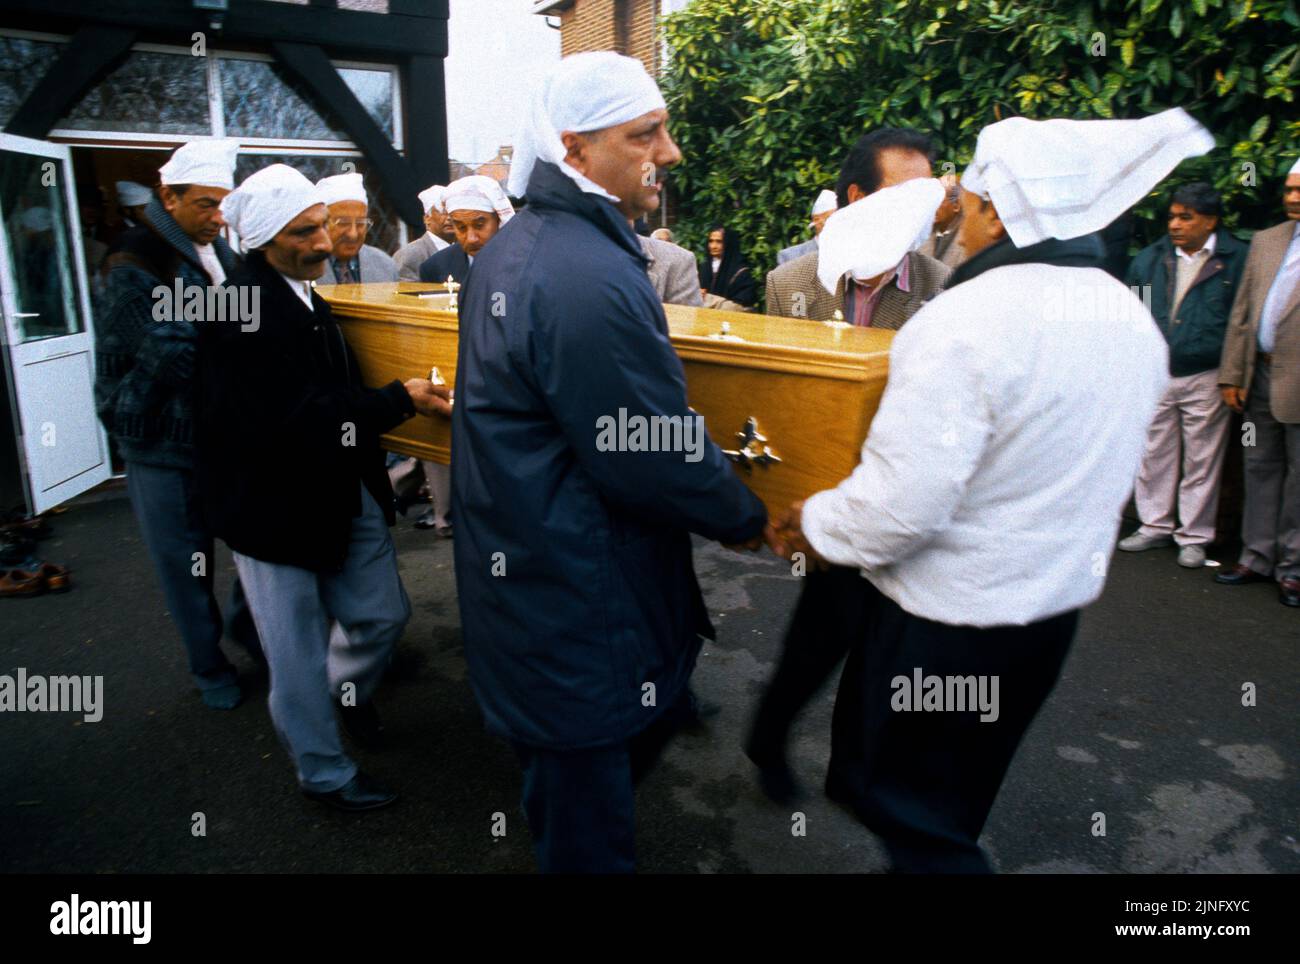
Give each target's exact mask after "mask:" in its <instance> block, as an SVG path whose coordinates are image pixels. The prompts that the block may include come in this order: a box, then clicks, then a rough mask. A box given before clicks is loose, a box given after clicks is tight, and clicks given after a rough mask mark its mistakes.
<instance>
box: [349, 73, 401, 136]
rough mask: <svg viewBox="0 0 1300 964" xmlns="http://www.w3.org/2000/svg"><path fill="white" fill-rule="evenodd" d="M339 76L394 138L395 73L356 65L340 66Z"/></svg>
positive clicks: (383, 128) (376, 120)
mask: <svg viewBox="0 0 1300 964" xmlns="http://www.w3.org/2000/svg"><path fill="white" fill-rule="evenodd" d="M338 71H339V76H340V77H342V78H343V83H345V84H347V85H348V89H350V90H351V91H352V93H354V94H356V95H357V100H359V101H361V105H362V106H363V107H365V109H366V113H368V114H369V115H370V116H371V117H373V118H374V119H375V123H376V124H378V125H379V127H380V128H381V129H382V130H383V132H384V133H385V134H387V135H388V139H389V140H390V141H391V140H392V139H393V75H392V73H391V72H390V71H387V70H361V69H358V68H355V67H340V68H338Z"/></svg>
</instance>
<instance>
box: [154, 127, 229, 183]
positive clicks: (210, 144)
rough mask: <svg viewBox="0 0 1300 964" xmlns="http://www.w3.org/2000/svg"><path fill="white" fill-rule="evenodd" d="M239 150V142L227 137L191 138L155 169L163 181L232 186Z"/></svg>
mask: <svg viewBox="0 0 1300 964" xmlns="http://www.w3.org/2000/svg"><path fill="white" fill-rule="evenodd" d="M238 152H239V141H236V140H233V139H231V138H228V137H209V138H207V139H205V140H201V141H190V142H189V143H188V144H182V145H181V146H180V147H178V148H176V153H175V154H173V155H172V156H171V160H169V161H168V162H167V163H166V164H164V165H163V166H162V167H160V168H158V176H159V178H161V180H162V182H163V183H164V184H202V185H203V186H204V187H224V188H233V187H234V186H235V155H236V154H237V153H238Z"/></svg>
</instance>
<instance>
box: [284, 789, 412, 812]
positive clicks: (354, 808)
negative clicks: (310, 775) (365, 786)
mask: <svg viewBox="0 0 1300 964" xmlns="http://www.w3.org/2000/svg"><path fill="white" fill-rule="evenodd" d="M302 795H303V796H304V797H306V798H307V799H308V800H310V801H311V802H312V803H322V804H324V805H325V806H327V807H333V808H334V809H335V810H337V811H339V812H340V813H367V812H369V811H371V810H382V809H383V808H384V807H391V806H392V805H393V804H395V803H396V802H397V800H398V798H397V797H396V796H393V797H391V798H389V799H387V800H380V801H377V802H375V803H367V804H361V805H356V804H344V803H339V802H338V801H337V800H331V799H330V798H329V797H328V796H320V795H317V794H313V793H308V792H307V791H306V790H304V791H303V794H302Z"/></svg>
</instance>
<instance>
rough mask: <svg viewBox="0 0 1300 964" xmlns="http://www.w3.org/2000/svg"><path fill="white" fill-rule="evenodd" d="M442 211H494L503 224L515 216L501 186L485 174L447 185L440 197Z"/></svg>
mask: <svg viewBox="0 0 1300 964" xmlns="http://www.w3.org/2000/svg"><path fill="white" fill-rule="evenodd" d="M442 205H443V209H444V210H446V211H447V212H449V213H450V212H451V211H487V212H488V213H489V214H490V213H492V212H493V211H495V212H496V213H497V214H498V215H500V217H501V223H502V224H505V223H506V222H507V221H509V220H510V219H511V218H512V217H514V216H515V209H514V207H513V205H511V203H510V198H508V197H506V192H505V191H504V190H502V188H501V185H500V184H498V183H497V182H496V181H494V180H493V179H492V178H490V177H488V176H487V175H486V174H471V175H470V176H469V177H462V178H461V179H460V180H458V181H452V182H451V183H450V184H448V185H447V191H446V193H445V194H444V195H443V197H442Z"/></svg>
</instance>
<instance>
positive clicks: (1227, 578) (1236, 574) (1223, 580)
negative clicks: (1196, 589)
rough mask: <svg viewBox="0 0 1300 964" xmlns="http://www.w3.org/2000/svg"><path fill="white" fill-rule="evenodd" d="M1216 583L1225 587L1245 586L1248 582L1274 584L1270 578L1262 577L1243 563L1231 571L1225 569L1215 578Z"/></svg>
mask: <svg viewBox="0 0 1300 964" xmlns="http://www.w3.org/2000/svg"><path fill="white" fill-rule="evenodd" d="M1214 581H1215V582H1217V583H1219V584H1220V585H1223V586H1244V585H1245V584H1246V583H1248V582H1272V581H1273V580H1272V579H1270V578H1269V577H1268V576H1261V575H1260V574H1259V573H1257V572H1256V571H1255V570H1254V569H1252V568H1250V566H1243V565H1242V564H1241V563H1237V565H1235V566H1233V567H1232V568H1231V569H1225V570H1223V572H1221V573H1219V574H1218V575H1217V576H1215V577H1214Z"/></svg>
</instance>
